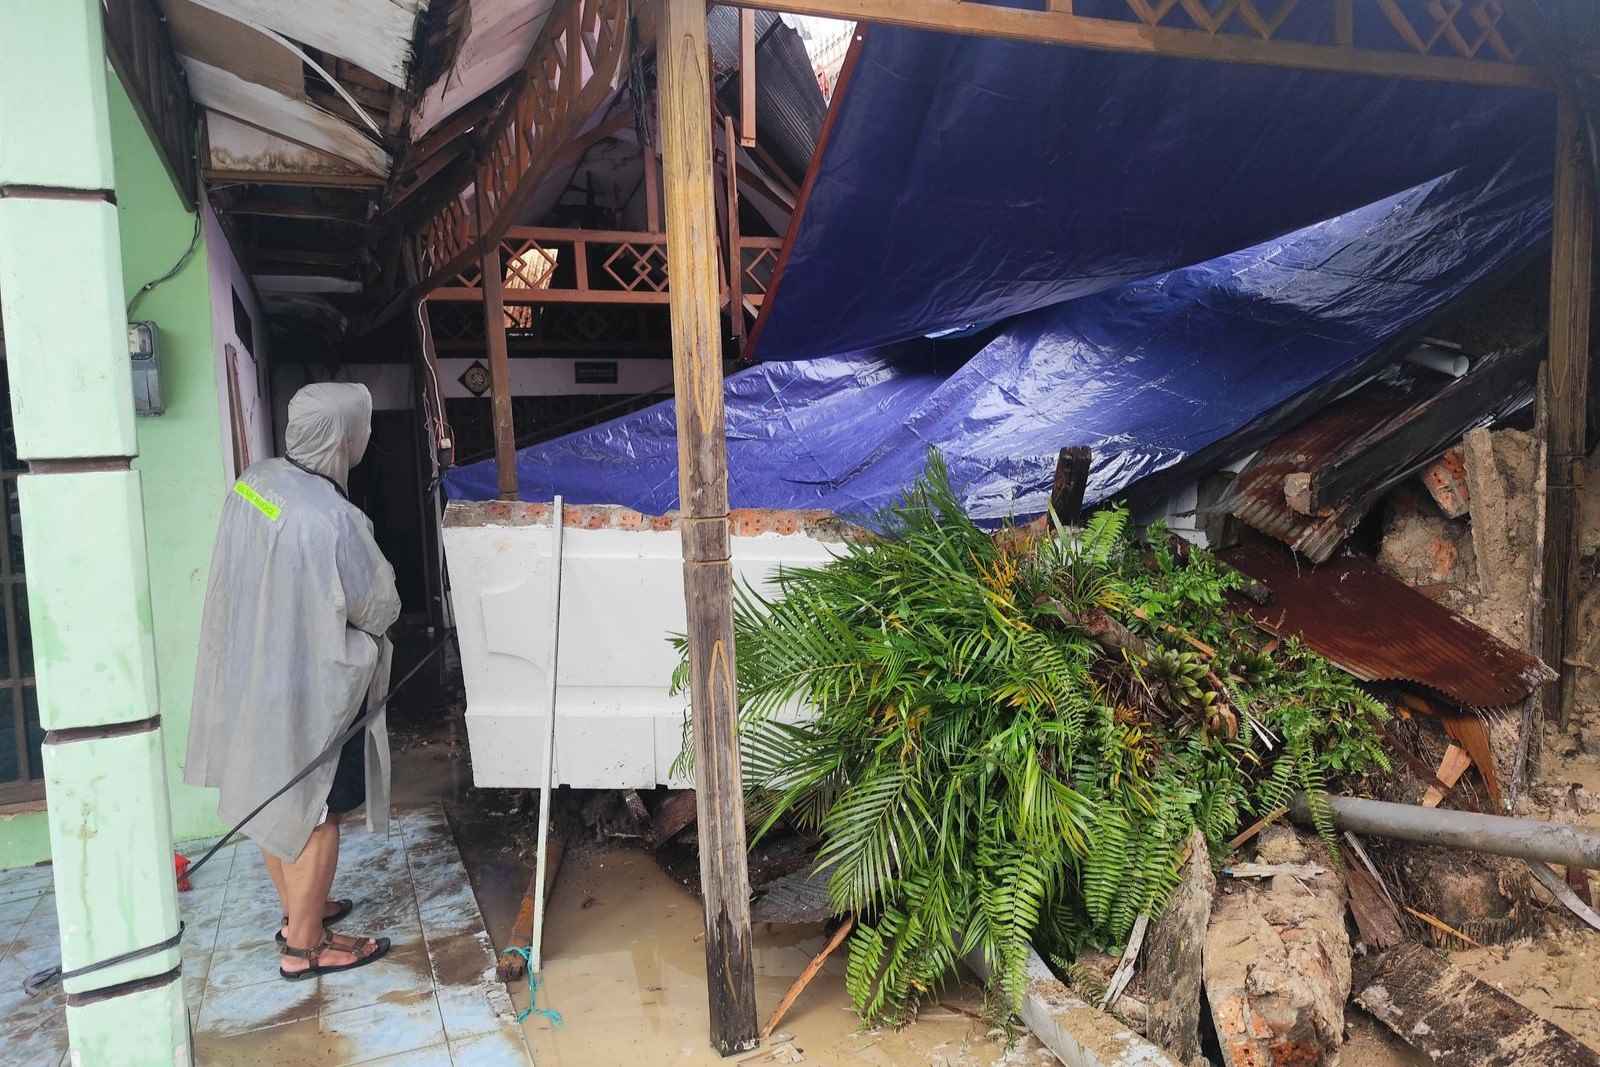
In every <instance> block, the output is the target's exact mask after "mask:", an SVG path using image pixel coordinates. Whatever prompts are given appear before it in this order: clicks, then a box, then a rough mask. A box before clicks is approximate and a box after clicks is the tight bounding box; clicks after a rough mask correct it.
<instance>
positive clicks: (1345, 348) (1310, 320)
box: [446, 125, 1552, 521]
mask: <svg viewBox="0 0 1600 1067" xmlns="http://www.w3.org/2000/svg"><path fill="white" fill-rule="evenodd" d="M1519 132H1520V133H1521V135H1522V137H1523V143H1522V144H1521V145H1520V146H1517V147H1516V148H1515V149H1514V150H1512V151H1511V152H1510V153H1509V158H1506V157H1497V159H1496V161H1494V162H1478V163H1474V164H1472V165H1469V166H1466V167H1463V168H1461V169H1459V170H1457V171H1454V172H1452V173H1451V174H1449V175H1446V176H1445V177H1443V178H1437V179H1434V180H1431V181H1427V182H1424V183H1422V184H1420V185H1418V186H1416V187H1414V188H1412V189H1409V190H1407V191H1405V192H1402V193H1399V194H1396V195H1394V196H1391V197H1388V198H1386V199H1384V200H1380V201H1378V202H1377V203H1374V204H1371V205H1368V206H1366V207H1363V208H1360V209H1357V210H1354V211H1351V212H1348V213H1346V214H1344V215H1340V216H1337V217H1335V218H1332V219H1329V220H1327V221H1324V222H1320V223H1317V224H1315V225H1312V226H1308V227H1305V228H1304V229H1301V230H1299V231H1297V232H1294V233H1292V234H1289V235H1287V236H1285V237H1281V238H1278V239H1276V240H1273V241H1269V242H1266V243H1264V244H1259V245H1256V246H1254V247H1251V248H1248V249H1245V250H1243V251H1239V252H1234V253H1230V254H1228V255H1224V256H1221V257H1218V258H1216V259H1212V260H1209V261H1207V262H1204V263H1201V264H1199V265H1197V266H1193V267H1186V268H1183V269H1180V270H1175V271H1171V272H1169V273H1166V274H1159V275H1156V276H1154V277H1150V278H1146V279H1144V280H1142V281H1138V282H1135V283H1132V284H1127V285H1124V286H1122V287H1120V288H1118V289H1116V290H1113V291H1110V292H1102V293H1099V294H1097V295H1093V296H1088V297H1084V298H1081V299H1078V300H1073V301H1068V302H1065V303H1061V304H1058V305H1055V306H1053V307H1048V308H1045V309H1042V310H1038V311H1034V312H1031V313H1029V314H1025V315H1021V316H1017V317H1015V318H1013V319H1011V320H1009V321H1007V322H1006V323H1004V324H1003V325H1001V326H999V327H993V328H990V329H989V330H986V331H982V332H980V333H978V334H976V335H972V336H968V337H964V338H960V339H956V340H950V341H946V342H942V343H934V342H929V341H915V342H907V343H905V344H902V345H897V346H892V347H888V348H879V349H876V350H868V351H864V352H857V353H854V354H847V355H839V356H824V357H821V358H817V359H804V360H792V361H781V362H770V363H764V364H760V365H758V366H756V367H754V368H751V369H749V370H746V371H743V372H741V373H739V374H736V375H734V376H733V377H731V378H730V379H728V382H727V386H726V389H727V392H726V399H727V424H728V455H729V462H728V469H729V496H730V499H731V502H732V504H733V506H735V507H772V508H823V509H827V510H831V511H833V512H835V513H837V514H841V515H845V516H848V517H851V518H855V519H858V520H868V521H869V520H870V518H871V517H872V516H873V515H874V514H875V513H876V512H878V511H879V510H881V509H882V508H883V507H885V506H886V505H888V504H889V503H891V502H892V501H894V500H895V499H896V498H897V496H898V495H899V494H900V493H901V492H902V491H903V490H904V488H905V487H906V486H908V485H909V484H910V483H911V482H912V480H913V479H914V478H915V476H916V475H917V473H918V472H919V471H920V469H921V467H922V465H923V463H924V461H925V458H926V453H927V451H928V449H929V448H938V449H940V450H941V452H942V453H943V454H944V457H945V459H946V462H947V463H948V465H949V468H950V471H951V478H952V482H953V484H954V486H955V488H956V489H957V491H958V492H959V493H960V494H961V496H962V499H963V502H964V504H965V506H966V507H967V510H968V512H969V514H971V515H972V516H974V517H975V518H978V519H980V520H991V521H994V520H1000V519H1004V518H1006V517H1008V516H1015V517H1023V516H1029V515H1036V514H1039V513H1040V512H1042V511H1043V510H1044V507H1045V502H1046V500H1047V499H1048V495H1049V491H1050V487H1051V481H1052V477H1053V473H1054V467H1055V461H1056V456H1057V452H1058V450H1059V449H1061V448H1062V447H1065V446H1069V445H1088V446H1090V447H1091V448H1092V449H1093V453H1094V466H1093V468H1092V470H1091V473H1090V479H1089V488H1088V493H1087V498H1086V499H1087V501H1088V502H1089V503H1093V502H1096V501H1099V500H1104V499H1106V498H1108V497H1110V496H1113V495H1115V494H1118V493H1121V492H1123V491H1124V490H1127V489H1128V488H1129V487H1130V486H1131V485H1133V484H1134V483H1135V482H1137V481H1139V480H1140V479H1147V478H1149V477H1150V476H1152V475H1155V474H1157V473H1158V472H1173V471H1179V470H1183V469H1185V468H1186V467H1189V468H1193V467H1196V466H1197V465H1199V464H1202V463H1212V464H1215V463H1217V462H1219V461H1221V460H1222V459H1223V458H1225V457H1227V456H1230V455H1237V454H1242V453H1243V452H1244V451H1246V450H1248V449H1249V448H1253V447H1255V446H1256V445H1257V444H1259V443H1260V442H1261V441H1263V440H1265V439H1268V438H1270V436H1271V435H1272V434H1274V433H1276V432H1278V431H1279V430H1281V429H1283V428H1285V427H1287V426H1289V425H1292V424H1293V423H1294V422H1296V421H1298V420H1300V419H1303V418H1304V417H1305V416H1306V415H1307V414H1308V413H1309V412H1311V411H1313V410H1315V409H1316V408H1317V407H1319V406H1321V405H1322V404H1324V403H1325V402H1326V401H1327V399H1328V398H1329V397H1330V396H1332V395H1335V394H1336V392H1337V391H1339V390H1342V389H1343V388H1346V387H1348V386H1349V385H1351V384H1353V383H1354V382H1355V381H1357V380H1359V378H1361V377H1363V376H1365V375H1367V374H1370V373H1371V371H1372V369H1373V368H1374V367H1375V366H1378V365H1380V364H1382V363H1383V362H1385V361H1386V360H1389V359H1393V358H1398V356H1399V355H1400V354H1401V352H1403V351H1404V350H1405V348H1406V347H1409V345H1410V344H1411V343H1412V342H1414V340H1415V339H1416V337H1417V336H1418V335H1420V333H1421V331H1422V330H1423V329H1424V328H1425V326H1426V324H1427V323H1428V322H1429V321H1430V320H1431V319H1432V318H1433V317H1434V316H1436V315H1437V314H1439V313H1440V312H1441V311H1442V310H1443V309H1445V308H1446V307H1447V306H1448V305H1449V304H1450V303H1451V302H1452V301H1455V300H1457V299H1459V298H1460V297H1462V296H1463V295H1464V294H1467V293H1469V292H1472V291H1473V290H1474V289H1475V288H1476V287H1477V286H1480V285H1482V284H1485V283H1492V282H1494V281H1496V280H1498V279H1500V278H1501V277H1503V276H1504V275H1505V274H1506V273H1507V272H1509V271H1510V270H1512V269H1515V268H1516V267H1518V266H1520V265H1521V264H1522V263H1524V262H1525V261H1526V259H1527V257H1528V256H1530V255H1531V254H1532V253H1534V252H1535V251H1536V250H1538V249H1539V248H1540V247H1541V246H1542V244H1543V242H1544V241H1545V240H1546V239H1547V237H1548V233H1549V226H1550V201H1549V193H1548V190H1549V188H1550V180H1551V179H1550V160H1551V156H1552V153H1551V149H1550V146H1549V141H1548V136H1547V132H1546V131H1545V130H1544V129H1543V128H1542V127H1540V126H1538V125H1533V126H1528V125H1525V126H1523V127H1522V128H1521V130H1520V131H1519ZM1501 160H1503V161H1501ZM969 357H970V358H969ZM676 459H677V456H676V434H675V430H674V410H673V406H672V403H671V402H667V403H664V404H659V405H656V406H655V407H652V408H648V409H645V410H644V411H641V412H638V413H636V414H633V415H630V416H627V417H624V418H621V419H617V420H615V421H612V422H609V423H606V424H603V425H601V426H598V427H595V428H592V429H589V430H585V431H582V432H580V433H576V434H572V435H570V436H567V437H564V438H559V439H557V440H554V441H550V442H547V443H545V444H542V445H537V446H534V447H531V448H527V449H523V450H522V451H521V452H520V453H519V454H518V474H519V478H520V485H521V493H522V495H523V497H524V499H528V500H543V499H549V498H550V496H551V495H552V494H554V493H562V494H564V495H565V496H566V497H567V499H569V500H570V501H572V502H574V503H620V504H626V505H628V506H630V507H634V508H637V509H639V510H640V511H643V512H647V513H651V514H659V513H661V512H664V511H667V510H670V509H672V508H673V507H675V506H676V503H677V476H676V471H677V467H676ZM446 486H447V488H448V490H449V492H450V494H451V495H452V496H454V497H458V498H467V499H486V498H490V497H493V496H494V495H495V491H496V483H495V473H494V469H493V466H492V464H490V463H480V464H475V465H471V466H466V467H462V468H460V469H458V470H455V471H452V472H450V473H449V474H448V475H447V476H446Z"/></svg>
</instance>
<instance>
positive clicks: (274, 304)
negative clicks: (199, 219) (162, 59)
mask: <svg viewBox="0 0 1600 1067" xmlns="http://www.w3.org/2000/svg"><path fill="white" fill-rule="evenodd" d="M157 4H158V6H159V8H160V11H161V13H162V15H163V16H164V19H165V22H166V26H167V31H168V35H169V37H170V40H171V43H172V46H173V48H174V50H175V51H176V53H177V57H178V62H179V63H180V64H181V66H182V68H183V72H184V76H185V79H186V81H187V84H188V89H189V94H190V96H191V97H192V98H193V100H194V102H195V104H196V106H197V109H198V110H199V112H200V115H201V118H202V135H201V136H202V140H201V145H200V157H201V159H200V162H201V168H202V172H203V174H204V177H205V179H206V184H207V192H208V194H209V198H210V200H211V202H212V205H213V206H214V207H215V208H216V210H217V212H218V214H219V216H220V217H221V219H222V221H223V225H224V227H225V228H226V229H227V231H228V234H229V239H230V242H231V243H232V244H233V246H234V250H235V252H236V253H237V254H238V256H239V258H240V260H241V262H242V263H243V264H244V266H245V269H246V270H247V271H248V272H249V273H250V274H251V275H252V277H253V279H254V281H255V284H256V287H257V289H258V291H259V293H260V296H261V298H262V300H263V302H264V303H265V304H266V306H267V307H268V308H269V309H270V310H272V311H275V312H279V313H288V314H291V315H294V316H296V317H298V318H300V319H302V320H305V321H307V322H314V323H316V325H317V328H319V329H322V330H326V329H327V328H328V326H329V324H337V326H338V328H341V329H342V327H343V325H344V324H345V323H346V322H347V321H348V320H349V318H350V317H351V316H352V315H353V314H355V312H356V304H357V302H358V301H359V300H360V298H361V295H362V293H363V291H364V290H365V289H366V287H367V286H368V285H369V284H370V283H371V282H372V281H373V280H374V279H375V278H377V277H380V276H381V268H380V266H379V265H378V264H377V263H375V262H373V261H372V259H371V252H370V251H369V250H370V248H371V247H372V244H373V242H372V241H371V239H370V238H371V233H370V231H369V227H370V225H371V223H372V220H373V219H374V218H376V217H377V215H378V214H379V212H380V211H381V210H382V209H383V208H384V207H385V206H387V204H388V203H389V202H390V200H391V199H392V198H393V196H394V192H395V189H396V188H397V186H398V185H399V178H400V176H401V174H402V164H403V163H404V161H405V160H407V158H408V157H409V156H410V155H411V153H412V149H413V147H414V144H413V142H414V139H415V137H416V136H418V135H420V131H421V129H422V128H423V127H422V126H421V125H420V124H419V122H418V121H417V120H418V117H419V115H420V112H421V105H422V104H423V102H425V101H426V100H428V99H433V98H436V97H439V96H440V94H443V95H444V96H445V97H447V98H450V99H452V100H453V105H452V106H453V108H455V109H459V108H461V107H464V106H468V105H470V104H472V103H473V101H472V97H471V95H466V96H463V95H461V94H462V93H464V92H470V91H471V88H472V86H474V85H476V84H477V82H476V81H475V80H474V79H472V78H470V77H468V78H463V77H462V71H461V70H460V69H457V67H456V66H455V64H456V63H457V61H458V59H459V58H460V56H461V54H462V45H463V44H464V42H466V41H469V40H470V39H471V36H472V34H473V33H481V32H490V30H491V29H492V28H486V26H485V24H484V23H483V22H482V17H483V15H484V13H485V11H486V9H490V8H494V7H495V5H494V4H484V3H478V4H469V3H468V2H467V0H157ZM499 6H500V7H513V6H524V5H520V4H516V3H513V2H511V0H506V2H504V3H502V4H501V5H499ZM530 45H531V36H529V35H527V34H523V35H521V36H517V35H511V37H510V38H508V39H507V43H506V49H508V50H509V51H508V55H509V54H510V53H515V59H514V61H513V60H512V59H511V58H508V57H507V56H502V57H501V63H502V65H505V64H510V65H511V67H512V68H514V67H515V66H516V65H517V64H520V63H521V62H523V61H525V59H526V57H527V50H528V47H529V46H530ZM497 69H499V68H497ZM499 77H501V78H503V77H504V75H503V74H502V75H500V76H499ZM446 87H448V88H446ZM430 94H431V95H430ZM452 94H454V95H453V96H452ZM469 129H470V126H468V127H464V128H462V129H460V130H457V131H456V133H457V134H458V135H459V134H463V133H466V132H467V131H468V130H469ZM439 147H440V148H444V149H446V150H449V149H451V148H455V149H459V147H460V144H459V142H456V143H454V144H443V145H440V146H439ZM391 269H392V268H391Z"/></svg>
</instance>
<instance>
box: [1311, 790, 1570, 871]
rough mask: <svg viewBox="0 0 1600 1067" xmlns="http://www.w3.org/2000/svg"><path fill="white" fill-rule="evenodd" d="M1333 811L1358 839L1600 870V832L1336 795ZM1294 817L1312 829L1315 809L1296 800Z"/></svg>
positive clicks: (1332, 799) (1332, 798)
mask: <svg viewBox="0 0 1600 1067" xmlns="http://www.w3.org/2000/svg"><path fill="white" fill-rule="evenodd" d="M1328 806H1329V807H1330V808H1332V809H1333V821H1334V823H1335V824H1336V825H1337V826H1338V827H1339V828H1340V829H1341V830H1351V831H1354V832H1355V833H1358V834H1377V835H1378V836H1379V837H1394V838H1398V839H1399V840H1401V841H1417V842H1421V843H1422V844H1426V845H1445V846H1448V847H1451V848H1465V849H1470V850H1472V851H1474V852H1492V853H1494V854H1495V855H1497V856H1513V857H1516V858H1517V859H1524V860H1534V861H1538V862H1544V863H1561V864H1566V865H1568V866H1573V867H1582V868H1584V869H1585V870H1593V869H1595V868H1597V867H1600V833H1596V832H1595V831H1593V830H1585V829H1583V828H1581V827H1577V826H1568V825H1566V824H1565V823H1555V822H1545V821H1543V820H1541V819H1513V818H1509V817H1507V816H1504V815H1479V814H1478V813H1477V812H1471V811H1451V810H1450V809H1449V808H1423V807H1418V806H1417V805H1415V804H1390V803H1387V802H1385V801H1382V800H1364V799H1362V798H1360V797H1339V796H1330V797H1328ZM1290 814H1291V815H1292V816H1293V817H1294V820H1295V821H1296V822H1298V823H1302V824H1305V825H1310V824H1311V821H1312V820H1311V809H1310V808H1309V807H1308V806H1307V804H1306V797H1305V794H1304V793H1301V794H1299V795H1298V796H1296V797H1295V798H1294V803H1293V805H1292V806H1291V807H1290Z"/></svg>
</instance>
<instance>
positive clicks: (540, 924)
mask: <svg viewBox="0 0 1600 1067" xmlns="http://www.w3.org/2000/svg"><path fill="white" fill-rule="evenodd" d="M563 525H564V523H563V522H562V515H561V495H560V494H559V493H558V494H556V498H555V500H554V501H553V502H552V503H551V504H550V526H551V528H552V533H551V538H552V540H551V546H550V687H549V692H550V733H549V734H548V735H547V736H546V737H545V739H544V760H543V770H542V771H540V773H539V846H538V847H539V851H538V852H537V853H536V854H535V856H534V868H535V869H534V876H533V941H532V943H531V944H529V946H528V950H529V960H528V973H529V974H530V975H536V974H538V973H539V966H540V960H541V957H542V956H543V951H544V879H545V866H546V864H547V863H548V860H547V859H546V858H545V853H546V850H547V849H548V848H549V847H550V777H551V773H552V772H553V771H554V769H555V755H556V666H557V663H558V662H559V659H560V654H561V531H562V527H563ZM530 980H531V979H530Z"/></svg>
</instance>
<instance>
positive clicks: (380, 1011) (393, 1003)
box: [321, 992, 444, 1063]
mask: <svg viewBox="0 0 1600 1067" xmlns="http://www.w3.org/2000/svg"><path fill="white" fill-rule="evenodd" d="M321 1028H322V1032H323V1033H324V1034H327V1035H329V1036H330V1037H333V1038H336V1039H338V1041H339V1042H340V1044H341V1046H342V1047H343V1048H345V1049H348V1050H349V1051H347V1052H346V1053H345V1054H344V1055H345V1059H344V1060H343V1061H342V1062H345V1063H360V1062H363V1060H364V1059H378V1058H380V1057H382V1056H389V1055H393V1054H394V1053H397V1052H412V1051H415V1050H416V1049H421V1048H428V1047H430V1046H436V1045H442V1044H444V1026H443V1024H442V1023H441V1022H440V1021H439V1005H438V1004H437V1003H436V1002H435V1001H434V998H433V994H432V993H431V992H429V993H415V994H412V995H410V996H407V997H404V998H403V999H402V998H386V999H384V1000H382V1001H380V1002H379V1003H377V1004H372V1005H369V1006H367V1007H364V1008H353V1009H351V1010H349V1011H341V1012H335V1013H333V1014H331V1015H324V1016H322V1019H321ZM357 1056H359V1057H361V1058H360V1059H358V1058H355V1057H357Z"/></svg>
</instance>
